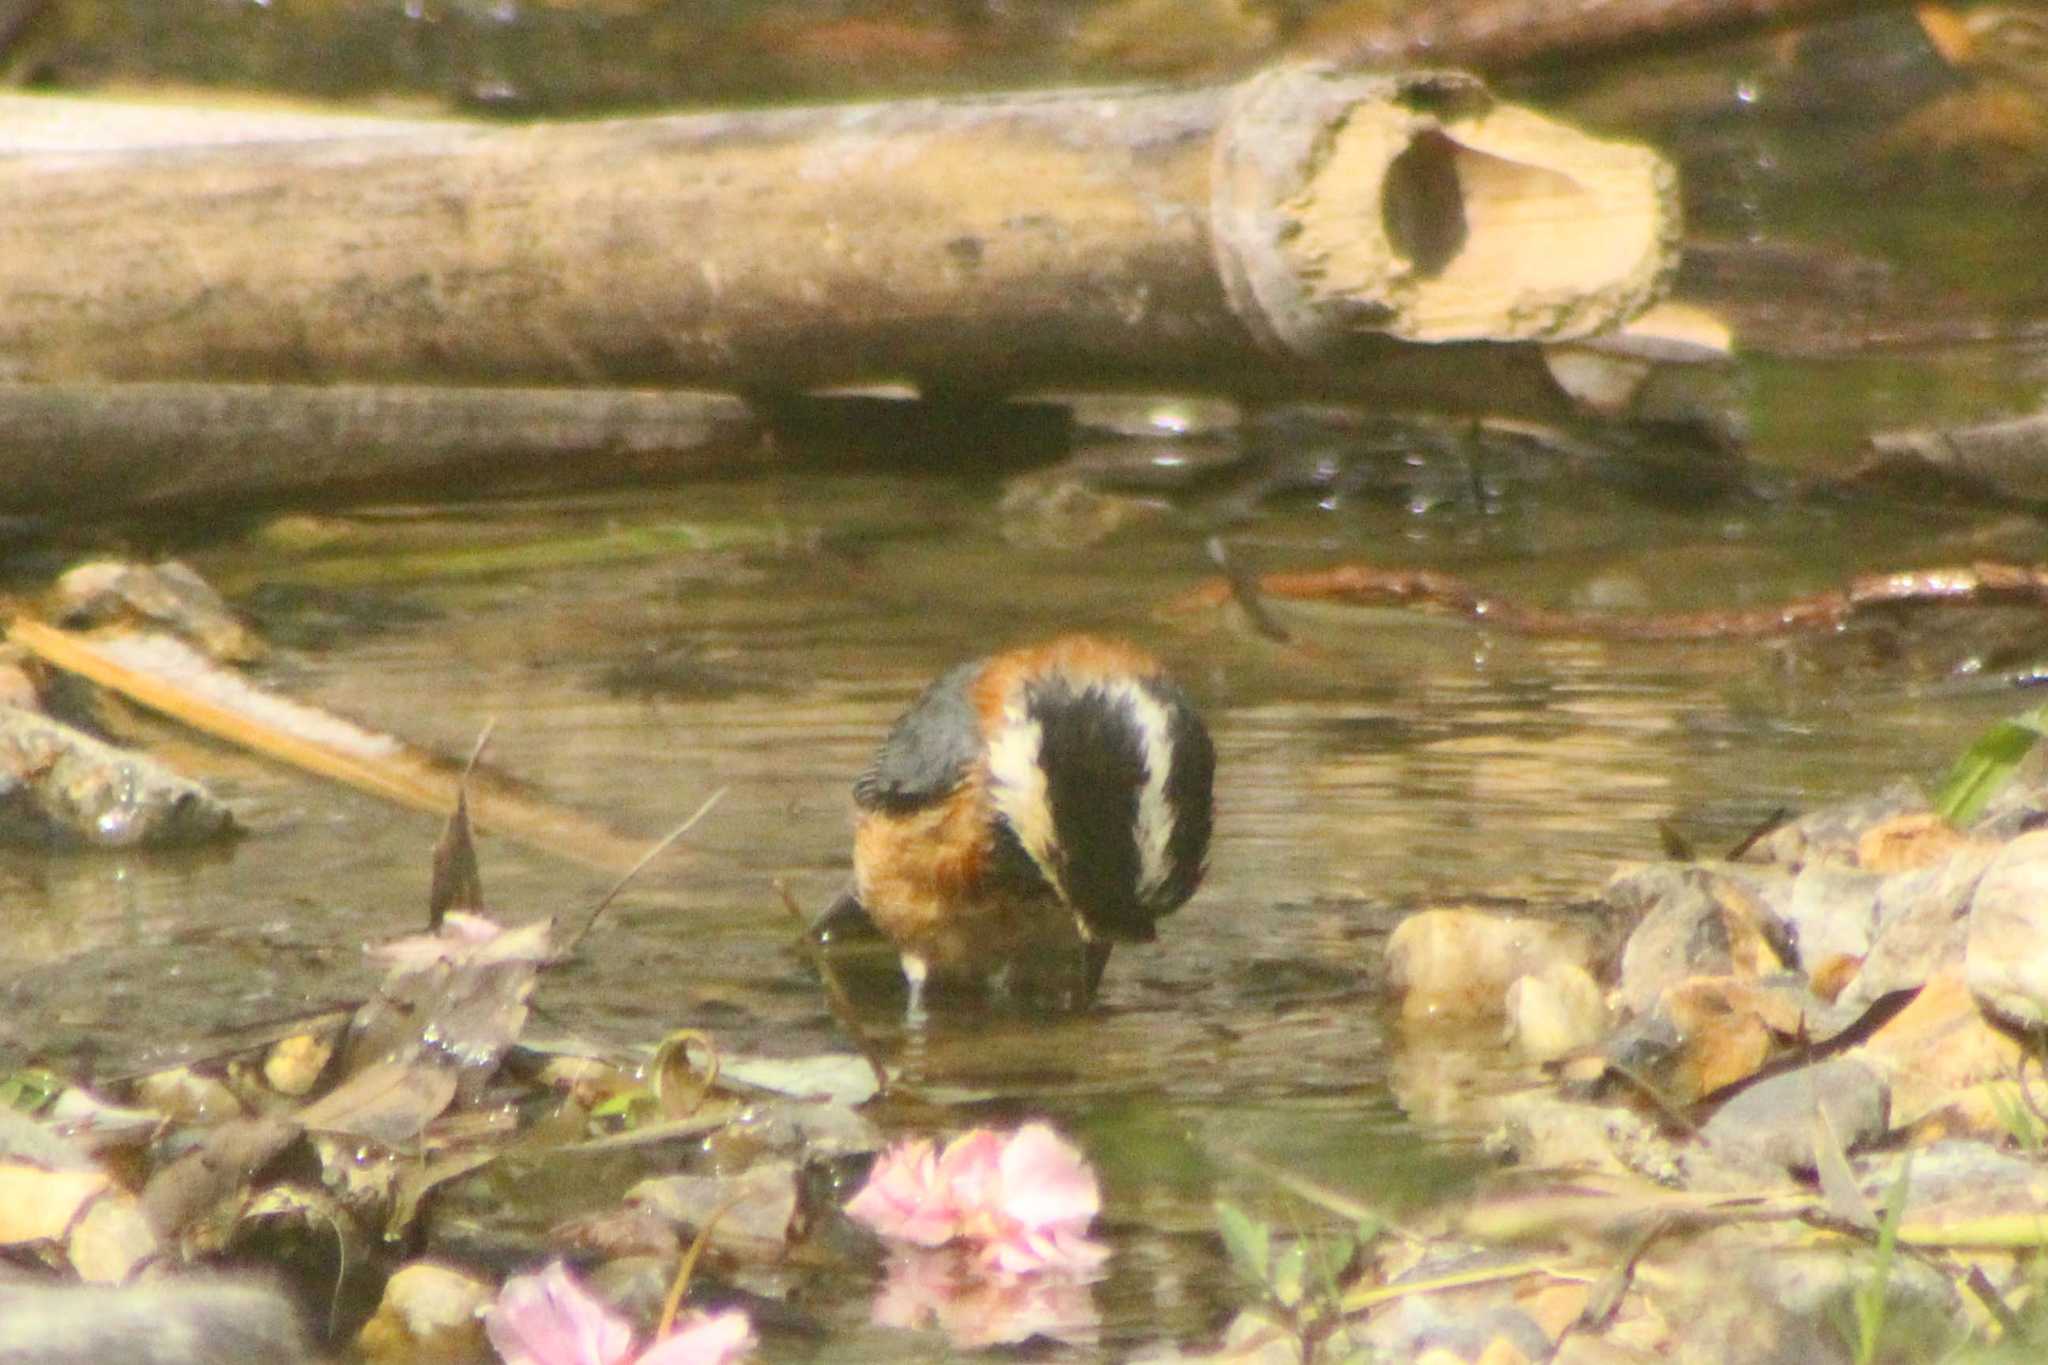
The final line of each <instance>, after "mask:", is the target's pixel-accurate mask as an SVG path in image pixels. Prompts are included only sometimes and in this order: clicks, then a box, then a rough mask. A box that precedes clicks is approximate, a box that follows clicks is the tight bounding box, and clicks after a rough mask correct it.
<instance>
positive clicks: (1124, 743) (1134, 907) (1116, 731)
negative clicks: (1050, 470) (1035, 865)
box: [1023, 674, 1216, 942]
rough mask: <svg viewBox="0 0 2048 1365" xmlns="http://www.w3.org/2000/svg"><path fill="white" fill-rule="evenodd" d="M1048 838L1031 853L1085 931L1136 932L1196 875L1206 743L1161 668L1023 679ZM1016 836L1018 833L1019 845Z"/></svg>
mask: <svg viewBox="0 0 2048 1365" xmlns="http://www.w3.org/2000/svg"><path fill="white" fill-rule="evenodd" d="M1023 703H1024V705H1023V712H1024V716H1025V719H1026V721H1027V728H1035V729H1036V732H1037V755H1036V758H1037V765H1038V767H1039V769H1040V770H1041V771H1042V772H1043V774H1044V789H1043V790H1044V796H1043V800H1044V803H1045V811H1044V814H1043V816H1042V817H1041V818H1042V819H1043V821H1044V823H1045V825H1047V826H1049V829H1050V833H1051V836H1052V837H1051V840H1050V847H1049V848H1048V849H1046V850H1044V851H1043V853H1042V854H1041V853H1040V851H1039V850H1032V851H1033V853H1034V855H1037V856H1040V857H1041V860H1042V861H1043V862H1046V863H1049V864H1050V869H1051V871H1052V873H1053V879H1054V881H1055V884H1056V885H1057V886H1058V887H1059V889H1060V890H1061V891H1062V892H1063V893H1064V895H1065V898H1066V900H1067V902H1068V903H1069V904H1070V905H1072V906H1073V908H1074V911H1075V913H1076V914H1077V915H1078V916H1079V917H1080V920H1081V923H1082V925H1083V926H1084V928H1085V930H1086V932H1087V933H1088V935H1089V936H1090V937H1091V938H1095V939H1102V940H1110V941H1122V942H1148V941H1150V940H1151V939H1153V938H1154V937H1156V936H1157V935H1156V932H1155V930H1154V927H1153V925H1154V921H1155V920H1157V919H1158V918H1159V917H1160V916H1162V915H1165V914H1168V913H1170V912H1171V911H1174V910H1177V909H1179V908H1180V906H1181V905H1182V904H1184V903H1185V902H1186V901H1187V899H1188V897H1190V896H1192V895H1193V894H1194V893H1195V888H1196V886H1197V885H1199V884H1200V882H1201V879H1202V872H1203V865H1204V860H1205V859H1206V858H1207V857H1208V852H1209V832H1210V826H1211V824H1212V823H1213V820H1214V798H1213V796H1212V792H1211V788H1212V785H1213V782H1214V777H1215V771H1216V750H1215V747H1214V745H1213V744H1211V743H1210V740H1209V732H1208V730H1207V729H1205V728H1204V727H1203V725H1202V721H1201V718H1200V717H1199V716H1197V715H1196V714H1195V710H1194V707H1193V706H1192V705H1190V704H1189V702H1188V699H1187V697H1186V695H1185V694H1183V693H1182V692H1181V690H1180V689H1179V688H1177V687H1175V686H1174V685H1173V684H1172V683H1171V682H1168V681H1167V680H1166V679H1165V678H1163V677H1160V676H1157V675H1152V676H1140V675H1125V676H1115V677H1109V678H1089V679H1075V678H1069V677H1065V676H1062V675H1059V674H1052V675H1049V676H1045V677H1040V678H1037V679H1033V680H1032V681H1030V682H1029V683H1027V684H1026V686H1025V689H1024V696H1023ZM1027 846H1028V845H1027Z"/></svg>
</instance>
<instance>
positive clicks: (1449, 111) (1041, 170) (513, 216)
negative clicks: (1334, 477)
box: [0, 68, 1677, 407]
mask: <svg viewBox="0 0 2048 1365" xmlns="http://www.w3.org/2000/svg"><path fill="white" fill-rule="evenodd" d="M34 104H35V101H34V100H33V98H32V97H30V98H29V99H28V100H27V104H24V102H23V100H22V99H20V98H17V99H11V100H0V149H4V148H6V147H8V146H9V145H10V144H11V145H12V146H13V147H14V149H15V150H14V151H13V152H12V153H11V154H8V153H5V152H4V151H0V375H4V376H5V377H9V378H14V379H22V380H40V381H66V380H108V379H120V380H168V379H206V380H231V379H262V380H268V381H277V380H305V381H317V382H336V381H348V382H391V381H398V382H406V383H420V382H437V383H451V382H452V383H461V382H471V381H489V382H493V383H529V384H560V383H572V384H581V385H618V384H662V385H669V384H688V385H702V386H710V387H736V388H743V389H747V390H767V389H806V388H812V387H817V386H823V385H831V384H847V383H864V382H879V381H890V380H898V381H901V380H908V381H910V382H914V383H917V384H919V385H921V386H922V387H924V388H925V389H926V390H927V391H928V392H949V393H953V394H958V395H988V394H997V393H1009V392H1016V391H1020V390H1027V389H1038V388H1060V387H1064V388H1074V387H1090V386H1104V385H1109V386H1120V385H1146V386H1171V387H1181V388H1211V389H1220V390H1225V391H1229V392H1233V393H1240V394H1249V395H1257V394H1285V393H1302V392H1314V393H1331V394H1355V395H1365V396H1375V397H1382V398H1394V399H1397V400H1402V401H1406V400H1420V401H1427V402H1429V403H1431V404H1432V405H1433V406H1443V405H1446V404H1457V403H1460V402H1461V401H1462V402H1472V403H1478V404H1480V405H1482V406H1487V407H1500V406H1532V405H1533V406H1538V407H1548V406H1554V405H1555V403H1556V401H1557V400H1556V395H1555V390H1554V389H1553V388H1552V386H1551V385H1550V382H1549V380H1548V378H1547V376H1546V375H1545V374H1544V373H1543V369H1542V365H1541V361H1540V356H1539V355H1538V354H1537V350H1536V347H1534V346H1532V345H1510V346H1497V345H1490V344H1488V343H1497V342H1503V341H1505V342H1516V343H1521V342H1536V341H1546V340H1552V339H1557V338H1563V337H1574V336H1584V335H1588V334H1592V333H1596V332H1599V331H1602V330H1604V329H1607V328H1609V327H1612V326H1614V325H1616V324H1617V323H1619V322H1621V321H1624V320H1625V319H1627V318H1628V317H1629V316H1631V315H1632V314H1634V313H1635V312H1637V311H1638V310H1640V309H1641V308H1642V307H1644V306H1645V305H1646V304H1647V303H1649V302H1650V301H1652V300H1654V299H1655V298H1656V297H1657V295H1658V294H1659V293H1660V291H1661V290H1662V288H1663V286H1664V283H1665V280H1666V278H1667V277H1668V275H1669V273H1670V271H1671V268H1672V266H1673V263H1674V261H1675V255H1676V238H1677V211H1676V207H1675V202H1676V195H1675V189H1674V185H1673V180H1672V176H1671V173H1670V171H1669V169H1668V167H1667V166H1666V165H1665V163H1664V162H1662V161H1661V160H1660V159H1658V158H1657V157H1656V156H1655V155H1654V154H1653V153H1651V152H1649V151H1647V150H1644V149H1642V148H1639V147H1636V146H1633V145H1629V144H1621V143H1612V142H1602V141H1598V140H1596V139H1592V138H1589V137H1586V136H1584V135H1582V134H1579V133H1577V132H1575V131H1573V130H1571V129H1568V128H1566V127H1563V126H1562V125H1559V124H1556V123H1552V122H1549V121H1547V120H1544V119H1541V118H1539V117H1537V116H1535V115H1533V114H1531V113H1529V112H1527V111H1526V110H1522V109H1519V108H1516V107H1514V106H1511V105H1506V104H1502V103H1499V102H1497V101H1495V100H1494V99H1492V98H1491V97H1490V96H1489V95H1488V94H1486V92H1485V91H1484V90H1483V89H1482V88H1480V87H1479V86H1478V85H1477V84H1476V83H1475V82H1473V81H1471V80H1470V79H1469V78H1465V77H1458V76H1451V75H1408V76H1395V77H1363V76H1354V75H1342V74H1338V73H1334V72H1331V71H1328V70H1323V69H1318V68H1294V69H1285V70H1281V71H1276V72H1270V73H1267V74H1265V75H1262V76H1259V77H1256V78H1254V79H1252V80H1251V81H1248V82H1246V83H1244V84H1242V85H1239V86H1222V87H1214V88H1206V89H1129V90H1116V91H1100V90H1096V91H1061V92H1050V93H1039V94H1028V95H1014V96H1002V97H994V98H985V99H952V100H922V101H910V102H904V103H896V104H871V105H856V106H839V107H820V108H808V109H785V110H772V111H755V112H747V113H735V114H716V115H695V116H686V117H661V118H639V119H624V120H615V121H609V122H593V123H572V124H553V125H535V126H530V127H516V128H508V127H498V126H482V125H464V124H458V123H449V124H442V125H428V124H417V123H414V124H379V123H376V122H375V121H372V120H364V121H362V122H361V123H360V124H359V125H356V126H354V127H352V128H350V129H348V130H347V131H341V129H342V127H343V125H342V124H341V123H340V122H338V121H332V120H325V121H323V120H310V121H306V122H304V123H301V124H296V125H293V126H290V127H286V128H283V129H282V130H277V129H273V130H272V131H270V132H261V131H258V132H251V133H235V134H224V137H239V138H240V140H239V141H233V142H231V143H230V142H226V141H224V142H223V143H221V144H219V145H213V144H208V143H207V142H206V141H205V139H204V136H203V134H197V133H195V131H194V122H195V121H194V120H193V119H192V118H190V117H186V118H182V119H178V120H175V121H172V120H166V122H167V123H175V129H174V131H173V132H169V133H166V134H164V135H162V136H161V137H157V136H155V135H152V134H149V133H147V132H144V133H142V134H141V136H140V141H142V142H144V143H147V142H150V141H162V142H165V143H167V144H176V145H166V146H158V147H150V146H134V145H126V146H123V145H118V144H119V143H120V142H121V140H122V138H123V137H124V136H130V137H132V136H133V135H134V133H135V130H134V129H133V128H132V127H124V128H122V129H120V130H117V131H115V132H111V133H109V132H100V133H93V132H91V131H85V132H81V131H78V125H81V124H84V125H90V124H91V123H92V122H94V119H93V117H92V115H91V112H90V110H89V109H79V110H76V113H77V114H78V115H79V116H78V117H73V118H71V119H68V120H61V119H60V120H53V119H51V118H50V117H48V116H47V115H44V116H42V117H39V118H36V119H33V120H32V119H30V118H29V117H28V116H27V115H23V114H20V112H19V111H20V110H22V109H23V108H25V107H29V106H32V105H34ZM41 107H42V108H45V109H47V107H48V106H47V105H42V106H41ZM110 117H114V118H116V119H117V120H118V119H119V118H121V117H122V116H120V115H114V116H110ZM126 117H127V119H128V121H129V123H131V124H132V122H133V117H134V116H132V115H129V116H126ZM271 122H272V123H276V122H277V120H274V119H273V120H271ZM53 123H56V124H60V125H64V124H68V125H69V126H70V128H71V131H69V132H68V133H65V132H60V133H57V134H53V133H52V132H51V131H50V129H51V125H52V124H53ZM17 124H19V125H20V126H21V127H23V128H25V129H26V128H30V127H31V126H32V128H33V130H34V132H33V135H30V134H29V133H27V132H24V133H22V134H20V135H17V136H13V137H10V135H9V131H8V130H9V128H10V127H11V126H16V125H17ZM109 144H117V145H109ZM1417 341H1428V342H1445V343H1452V344H1450V345H1446V346H1427V347H1425V346H1416V345H1413V344H1411V343H1413V342H1417ZM1276 362H1278V363H1276Z"/></svg>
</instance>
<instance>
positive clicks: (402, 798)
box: [7, 618, 642, 871]
mask: <svg viewBox="0 0 2048 1365" xmlns="http://www.w3.org/2000/svg"><path fill="white" fill-rule="evenodd" d="M7 638H8V639H10V640H12V641H14V642H15V643H16V644H19V645H21V646H22V647H23V648H25V649H27V650H28V651H29V652H30V653H32V654H34V655H35V656H36V657H37V658H39V659H42V660H43V661H44V662H45V663H48V664H51V665H54V666H55V667H57V668H61V669H63V670H64V671H66V672H67V673H76V674H77V675H78V676H80V677H82V678H84V679H86V680H87V681H89V682H93V683H97V684H98V685H99V686H101V687H104V688H107V689H108V690H110V691H113V692H117V693H119V694H120V695H122V696H124V697H127V698H128V699H129V700H131V701H134V702H138V703H140V704H141V705H143V706H146V707H148V708H149V709H150V710H152V711H156V712H158V713H160V714H162V715H165V716H168V717H170V718H171V719H172V720H175V721H177V722H179V723H180V724H184V725H189V726H191V727H192V728H193V729H195V730H201V731H204V732H205V733H207V734H210V735H212V736H214V737H215V738H217V739H223V740H226V741H227V742H228V743H230V744H235V745H239V746H241V747H242V748H245V749H248V750H251V751H252V752H255V753H259V754H262V755H264V756H265V757H267V758H271V759H273V760H276V761H277V762H280V763H286V764H289V765H291V766H292V767H295V768H299V769H301V770H303V771H305V772H309V773H313V774H315V775H317V776H320V777H325V778H328V779H330V780H332V781H336V782H341V783H345V784H347V785H348V786H351V787H354V788H356V789H357V790H358V791H364V792H368V793H370V794H371V795H373V796H378V797H382V798H383V799H385V800H387V801H392V802H395V803H397V804H398V805H401V806H409V807H411V808H412V809H414V810H422V811H429V812H432V813H433V814H436V815H444V816H445V815H448V814H450V813H452V812H453V811H454V809H455V805H456V800H457V795H458V792H459V791H460V789H461V783H462V778H461V775H460V774H459V773H457V772H455V771H453V770H451V768H450V767H449V765H447V764H446V763H444V762H442V761H441V760H440V759H438V758H436V757H435V756H434V755H432V754H429V753H427V752H425V751H424V750H421V749H417V748H414V747H413V746H411V745H408V744H405V743H404V742H402V741H400V740H398V739H395V738H393V737H391V736H389V735H381V734H377V733H376V732H374V731H370V730H366V729H363V728H362V727H360V726H357V725H354V724H352V723H350V722H348V721H345V720H342V719H341V718H340V717H338V716H334V715H332V714H330V713H328V712H325V711H321V710H319V709H317V708H315V707H311V706H307V705H305V704H303V703H300V702H295V701H292V700H291V699H289V698H286V697H281V696H278V695H277V694H275V693H271V692H266V691H264V690H263V689H261V688H259V687H257V686H256V685H254V684H252V683H250V682H248V681H247V680H246V679H244V678H242V677H241V675H240V674H236V673H230V672H227V671H226V670H222V669H219V668H217V667H215V666H214V665H213V664H212V663H211V661H209V660H207V659H205V658H204V656H202V655H200V654H199V653H198V651H196V650H194V649H192V648H191V647H190V646H189V645H186V644H185V643H184V642H183V641H180V640H177V639H174V638H172V637H169V636H117V637H111V638H100V637H95V636H89V635H81V634H79V633H77V632H75V631H68V630H60V629H58V628H57V627H55V626H50V625H45V624H44V623H42V622H40V621H32V620H28V619H26V618H17V619H16V620H14V621H11V622H9V623H8V625H7ZM477 788H478V789H477V790H474V791H472V793H471V796H472V798H473V800H472V803H471V804H472V806H473V807H474V809H473V811H472V815H473V818H474V819H475V822H476V824H477V825H478V826H480V827H481V828H483V829H485V830H487V831H491V832H494V833H498V834H504V835H507V836H509V837H511V838H514V839H517V840H518V841H519V842H521V843H523V844H526V845H528V846H529V847H532V848H538V849H541V850H543V851H545V852H548V853H553V854H556V855H558V856H560V857H565V858H568V859H570V860H571V861H573V862H577V863H581V864H582V865H584V866H586V867H595V868H599V869H603V870H606V871H611V870H616V869H620V868H627V867H633V866H635V865H636V863H638V862H639V861H640V860H641V858H642V846H641V844H640V842H638V841H636V840H633V839H630V838H628V837H627V836H626V835H625V834H622V833H620V832H619V831H617V830H615V829H612V828H611V827H610V826H608V825H605V824H603V823H602V822H600V821H598V820H595V819H593V818H592V817H590V816H587V815H584V814H582V813H580V812H578V811H574V810H571V809H569V808H568V807H566V806H560V805H556V804H554V803H552V802H549V801H546V800H544V799H542V798H540V797H536V796H533V795H531V794H528V793H525V792H521V791H519V790H517V789H516V788H513V787H511V786H510V785H509V784H500V783H492V784H488V785H486V784H484V783H482V782H479V783H478V784H477Z"/></svg>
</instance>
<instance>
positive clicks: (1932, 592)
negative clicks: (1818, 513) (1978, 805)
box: [1167, 562, 2048, 640]
mask: <svg viewBox="0 0 2048 1365" xmlns="http://www.w3.org/2000/svg"><path fill="white" fill-rule="evenodd" d="M1256 586H1257V590H1258V592H1259V593H1260V594H1262V595H1263V596H1265V597H1268V598H1276V599H1279V600H1282V601H1293V602H1337V603H1343V604H1346V605H1349V606H1358V607H1408V608H1412V609H1414V610H1416V611H1419V612H1425V613H1428V614H1432V615H1448V616H1462V617H1464V618H1466V619H1467V620H1470V621H1474V622H1479V623H1482V624H1485V625H1487V626H1492V627H1497V628H1499V629H1501V630H1506V631H1512V632H1513V633H1515V634H1517V635H1556V636H1581V637H1588V638H1592V639H1601V640H1752V639H1766V638H1769V637H1772V636H1778V635H1794V634H1799V633H1802V632H1811V631H1821V630H1833V629H1835V628H1837V627H1839V626H1843V625H1846V624H1847V623H1848V622H1849V621H1851V620H1853V619H1854V618H1855V617H1857V616H1859V615H1861V614H1863V613H1865V612H1870V611H1874V610H1877V609H1879V608H1899V607H1914V608H1917V607H1955V606H1969V607H1984V606H2011V605H2022V606H2048V565H2024V564H2000V563H1988V562H1987V563H1980V564H1968V565H1953V566H1949V567H1944V568H1931V569H1902V570H1900V571H1899V572H1897V573H1884V574H1864V575H1861V576H1859V577H1856V578H1852V579H1850V580H1849V582H1848V584H1847V585H1846V586H1845V587H1841V588H1832V589H1829V590H1828V591H1826V592H1818V593H1813V594H1811V595H1809V596H1806V597H1794V598H1790V599H1788V600H1786V601H1784V602H1780V603H1778V604H1777V605H1775V606H1769V607H1750V608H1737V609H1734V610H1719V611H1680V612H1643V613H1636V614H1631V615H1621V614H1617V613H1612V612H1587V611H1557V610H1553V609H1551V608H1549V607H1535V606H1529V605H1526V604H1524V603H1520V602H1514V601H1510V600H1509V599H1507V598H1504V597H1494V596H1490V595H1488V594H1487V593H1484V592H1481V591H1480V590H1479V589H1478V588H1475V587H1474V586H1472V585H1471V584H1470V583H1467V582H1466V581H1465V580H1464V579H1462V578H1459V577H1457V576H1456V575H1454V574H1447V573H1439V572H1437V571H1435V570H1433V569H1379V568H1374V567H1372V566H1370V565H1365V564H1339V565H1336V566H1334V567H1332V568H1327V569H1304V570H1294V571H1291V572H1283V573H1269V574H1261V575H1259V576H1258V578H1257V580H1256ZM1240 598H1241V589H1239V588H1234V587H1233V585H1232V584H1231V582H1230V580H1229V579H1228V578H1212V579H1208V580H1206V581H1205V582H1203V583H1201V584H1200V585H1198V586H1197V587H1195V588H1193V589H1192V590H1190V591H1189V592H1187V593H1185V594H1183V595H1182V596H1181V597H1179V598H1177V599H1175V600H1174V601H1173V602H1172V603H1170V604H1168V607H1167V610H1168V611H1169V612H1174V613H1187V612H1192V611H1199V610H1213V609H1215V608H1219V607H1224V606H1227V605H1229V604H1230V603H1232V602H1234V601H1238V600H1240Z"/></svg>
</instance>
